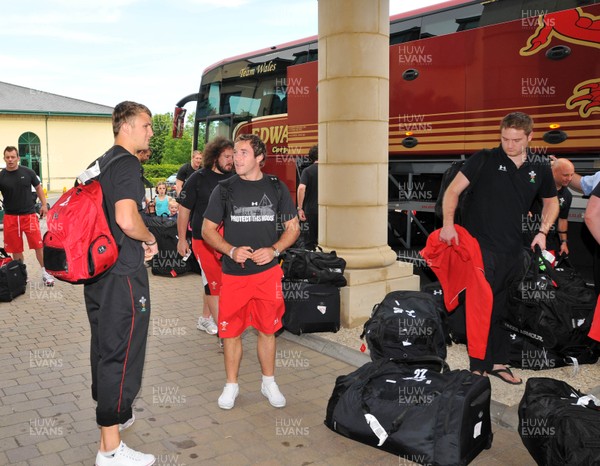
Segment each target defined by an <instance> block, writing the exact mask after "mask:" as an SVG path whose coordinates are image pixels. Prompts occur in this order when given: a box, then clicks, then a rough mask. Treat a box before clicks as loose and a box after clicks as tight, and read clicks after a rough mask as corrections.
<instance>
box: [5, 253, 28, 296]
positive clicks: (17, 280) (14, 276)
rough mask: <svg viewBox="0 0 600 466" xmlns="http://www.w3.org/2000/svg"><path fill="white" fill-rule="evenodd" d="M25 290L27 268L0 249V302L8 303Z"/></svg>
mask: <svg viewBox="0 0 600 466" xmlns="http://www.w3.org/2000/svg"><path fill="white" fill-rule="evenodd" d="M26 289H27V266H26V265H25V264H23V262H21V261H20V260H12V259H11V257H10V256H9V255H8V254H7V253H6V251H5V250H4V249H3V248H0V302H4V303H9V302H11V301H12V300H13V299H15V298H16V297H17V296H20V295H22V294H25V290H26Z"/></svg>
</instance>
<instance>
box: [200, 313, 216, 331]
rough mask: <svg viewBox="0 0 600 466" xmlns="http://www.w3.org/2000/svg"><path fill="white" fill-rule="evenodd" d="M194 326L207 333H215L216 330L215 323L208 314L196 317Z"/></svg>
mask: <svg viewBox="0 0 600 466" xmlns="http://www.w3.org/2000/svg"><path fill="white" fill-rule="evenodd" d="M196 328H197V329H198V330H204V331H205V332H206V333H208V334H209V335H216V334H217V331H218V329H217V324H215V321H214V320H213V318H212V316H210V317H202V316H200V317H199V318H198V325H196Z"/></svg>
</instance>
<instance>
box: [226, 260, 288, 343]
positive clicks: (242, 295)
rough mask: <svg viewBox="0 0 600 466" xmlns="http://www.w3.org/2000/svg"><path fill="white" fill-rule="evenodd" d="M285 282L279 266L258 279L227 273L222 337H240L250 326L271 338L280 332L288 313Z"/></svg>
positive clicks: (258, 274)
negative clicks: (284, 291)
mask: <svg viewBox="0 0 600 466" xmlns="http://www.w3.org/2000/svg"><path fill="white" fill-rule="evenodd" d="M282 278H283V272H282V271H281V267H279V266H278V265H276V266H275V267H271V268H270V269H268V270H265V271H264V272H261V273H257V274H254V275H244V276H239V275H229V274H225V273H224V274H223V284H222V285H221V296H220V298H219V336H220V337H221V338H233V337H237V336H239V335H241V334H242V333H243V332H244V330H246V329H247V328H248V327H250V326H252V327H254V328H255V329H257V330H258V331H259V332H262V333H265V334H267V335H271V334H273V333H275V332H276V331H277V330H279V329H280V328H281V318H282V317H283V313H284V311H285V305H284V303H283V293H282V292H281V279H282Z"/></svg>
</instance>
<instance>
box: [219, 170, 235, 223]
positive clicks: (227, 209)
mask: <svg viewBox="0 0 600 466" xmlns="http://www.w3.org/2000/svg"><path fill="white" fill-rule="evenodd" d="M239 178H240V177H239V175H233V176H230V177H229V178H227V179H226V180H222V181H219V189H220V191H221V205H222V206H223V212H224V213H225V214H224V215H223V220H224V219H225V218H227V216H228V215H229V214H230V213H231V212H233V200H232V195H231V192H232V188H231V185H232V184H233V183H235V182H236V181H237V180H238V179H239Z"/></svg>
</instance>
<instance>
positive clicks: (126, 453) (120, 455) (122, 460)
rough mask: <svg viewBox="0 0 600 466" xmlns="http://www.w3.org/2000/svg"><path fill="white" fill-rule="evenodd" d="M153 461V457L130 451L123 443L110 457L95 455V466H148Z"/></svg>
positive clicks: (100, 454) (154, 459)
mask: <svg viewBox="0 0 600 466" xmlns="http://www.w3.org/2000/svg"><path fill="white" fill-rule="evenodd" d="M155 461H156V458H155V457H154V455H149V454H146V453H142V452H140V451H135V450H132V449H131V448H129V447H128V446H127V445H125V444H124V443H123V442H121V444H120V445H119V448H117V451H116V452H115V454H114V455H112V456H104V455H103V454H102V453H100V452H98V454H97V455H96V466H150V465H151V464H154V462H155Z"/></svg>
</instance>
